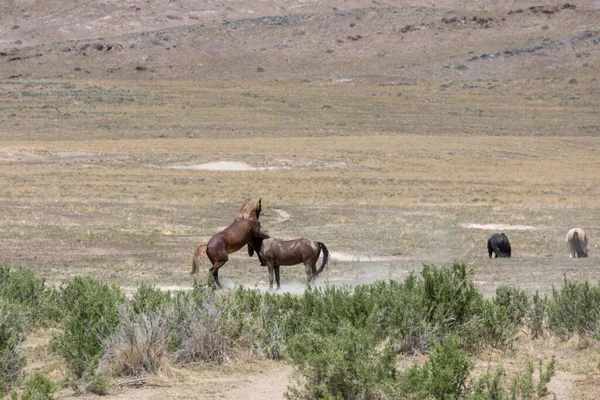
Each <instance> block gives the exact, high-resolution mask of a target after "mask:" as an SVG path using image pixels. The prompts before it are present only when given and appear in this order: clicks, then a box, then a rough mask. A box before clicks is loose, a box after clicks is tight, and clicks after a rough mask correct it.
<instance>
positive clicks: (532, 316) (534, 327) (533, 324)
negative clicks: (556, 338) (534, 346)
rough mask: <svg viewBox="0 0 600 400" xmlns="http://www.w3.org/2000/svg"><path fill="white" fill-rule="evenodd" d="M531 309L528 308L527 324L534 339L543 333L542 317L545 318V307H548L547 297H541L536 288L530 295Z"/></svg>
mask: <svg viewBox="0 0 600 400" xmlns="http://www.w3.org/2000/svg"><path fill="white" fill-rule="evenodd" d="M531 300H532V302H531V303H532V305H531V310H529V320H528V323H527V325H529V329H531V336H532V337H533V338H534V339H535V338H537V337H540V336H542V335H543V333H544V319H545V318H546V309H547V308H548V299H547V298H546V297H541V296H540V294H539V292H538V291H537V290H536V291H535V294H534V295H533V297H532V299H531Z"/></svg>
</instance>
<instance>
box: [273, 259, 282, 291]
mask: <svg viewBox="0 0 600 400" xmlns="http://www.w3.org/2000/svg"><path fill="white" fill-rule="evenodd" d="M275 282H277V290H279V289H281V284H280V280H279V265H276V266H275ZM271 283H272V282H271Z"/></svg>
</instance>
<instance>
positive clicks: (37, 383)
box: [21, 372, 57, 400]
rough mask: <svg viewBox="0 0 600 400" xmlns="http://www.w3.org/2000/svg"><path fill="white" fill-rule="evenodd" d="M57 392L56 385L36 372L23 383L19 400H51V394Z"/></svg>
mask: <svg viewBox="0 0 600 400" xmlns="http://www.w3.org/2000/svg"><path fill="white" fill-rule="evenodd" d="M56 390H57V387H56V385H55V384H54V383H53V382H52V381H51V380H50V378H48V377H47V376H46V375H44V374H43V373H42V372H36V373H35V374H33V376H32V377H31V378H29V379H27V381H25V391H24V392H23V394H22V395H21V400H52V399H54V397H52V393H54V392H55V391H56Z"/></svg>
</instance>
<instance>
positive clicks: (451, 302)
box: [421, 262, 483, 331]
mask: <svg viewBox="0 0 600 400" xmlns="http://www.w3.org/2000/svg"><path fill="white" fill-rule="evenodd" d="M421 275H422V277H423V290H424V297H425V298H424V304H423V305H424V307H425V309H426V317H427V321H428V322H430V323H433V324H436V325H439V326H442V327H444V328H445V329H447V330H450V331H453V330H455V329H456V328H457V327H460V326H461V325H462V324H464V323H465V322H467V321H468V320H469V319H470V318H471V317H473V316H474V315H476V314H477V313H478V312H480V310H481V307H482V304H483V296H482V295H481V293H480V292H479V291H478V290H477V287H476V286H475V283H473V280H472V275H473V273H472V272H471V271H467V266H466V265H465V264H462V263H457V262H455V263H453V264H452V266H451V267H450V268H435V267H432V266H428V265H424V266H423V270H422V272H421Z"/></svg>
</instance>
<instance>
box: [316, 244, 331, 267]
mask: <svg viewBox="0 0 600 400" xmlns="http://www.w3.org/2000/svg"><path fill="white" fill-rule="evenodd" d="M317 244H318V245H319V247H320V248H321V250H323V263H322V264H321V266H320V267H319V269H318V270H317V273H316V275H319V274H320V273H321V272H323V270H324V269H325V265H327V261H328V260H329V250H327V247H326V246H325V243H323V242H317Z"/></svg>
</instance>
